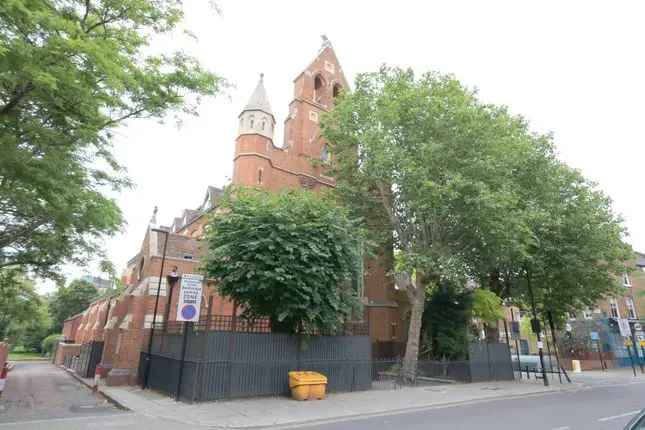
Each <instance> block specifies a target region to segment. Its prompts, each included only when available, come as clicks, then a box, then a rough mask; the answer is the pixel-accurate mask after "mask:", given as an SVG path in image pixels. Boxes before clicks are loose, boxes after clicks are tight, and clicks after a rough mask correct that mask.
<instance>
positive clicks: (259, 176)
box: [258, 169, 264, 184]
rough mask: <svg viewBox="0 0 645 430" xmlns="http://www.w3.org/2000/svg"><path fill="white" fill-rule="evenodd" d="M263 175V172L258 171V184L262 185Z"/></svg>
mask: <svg viewBox="0 0 645 430" xmlns="http://www.w3.org/2000/svg"><path fill="white" fill-rule="evenodd" d="M263 174H264V170H262V169H258V184H262V181H263V180H264V178H263V177H262V176H263Z"/></svg>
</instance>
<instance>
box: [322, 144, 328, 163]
mask: <svg viewBox="0 0 645 430" xmlns="http://www.w3.org/2000/svg"><path fill="white" fill-rule="evenodd" d="M320 159H321V160H322V161H325V162H327V161H329V148H327V145H323V148H322V153H321V154H320Z"/></svg>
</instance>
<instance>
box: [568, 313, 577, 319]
mask: <svg viewBox="0 0 645 430" xmlns="http://www.w3.org/2000/svg"><path fill="white" fill-rule="evenodd" d="M575 320H576V313H575V312H569V321H575Z"/></svg>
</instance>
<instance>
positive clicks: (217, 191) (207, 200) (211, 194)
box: [199, 185, 224, 212]
mask: <svg viewBox="0 0 645 430" xmlns="http://www.w3.org/2000/svg"><path fill="white" fill-rule="evenodd" d="M222 194H224V190H223V189H221V188H217V187H214V186H212V185H209V186H208V188H207V189H206V196H204V201H203V202H202V205H201V206H200V208H199V210H201V211H203V212H208V211H209V210H211V209H213V208H214V207H216V206H217V203H218V201H219V199H220V197H221V196H222Z"/></svg>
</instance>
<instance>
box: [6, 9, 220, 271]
mask: <svg viewBox="0 0 645 430" xmlns="http://www.w3.org/2000/svg"><path fill="white" fill-rule="evenodd" d="M181 19H182V2H181V1H179V0H4V1H2V2H0V154H2V156H1V157H0V268H2V267H10V266H21V267H26V268H29V269H30V270H32V271H35V272H38V273H39V274H41V275H52V274H53V273H55V272H56V268H57V265H58V264H60V263H61V262H63V261H69V260H72V261H82V260H83V259H84V258H85V257H86V256H88V254H90V253H92V252H94V251H96V249H97V245H96V244H97V239H100V238H101V237H102V236H104V235H109V234H112V233H114V232H115V231H117V230H118V228H119V227H120V225H121V223H122V216H121V212H120V211H119V209H118V207H117V205H116V203H115V202H114V200H113V199H111V198H109V197H108V196H107V194H106V192H107V191H109V190H111V189H115V190H118V189H120V188H122V187H123V186H127V185H128V184H129V182H128V180H127V178H126V177H125V176H124V171H123V168H122V167H121V166H120V165H119V163H118V162H117V161H116V160H115V159H114V157H113V156H112V154H111V142H112V139H113V133H114V130H115V128H116V127H118V126H119V125H120V124H122V123H123V122H124V121H126V120H129V119H134V118H151V117H153V118H154V117H156V118H163V117H164V116H166V115H167V114H168V113H170V112H175V113H182V112H183V113H188V114H195V113H196V110H195V109H196V105H197V102H198V101H199V96H206V95H213V94H215V93H217V92H218V91H219V89H220V87H221V85H222V81H221V79H219V78H218V77H217V76H215V75H214V74H212V73H210V72H207V71H205V70H203V69H202V68H201V67H200V65H199V63H198V62H197V61H196V60H195V59H194V58H192V57H191V56H189V55H187V54H185V53H183V52H165V53H155V51H153V50H152V49H151V48H150V47H149V41H150V40H151V39H152V38H153V37H154V36H155V34H159V33H169V32H172V31H174V30H175V28H176V26H177V24H178V23H179V21H180V20H181Z"/></svg>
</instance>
